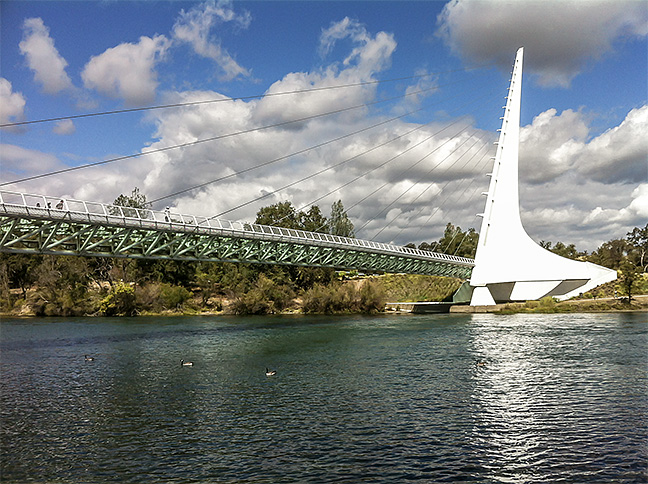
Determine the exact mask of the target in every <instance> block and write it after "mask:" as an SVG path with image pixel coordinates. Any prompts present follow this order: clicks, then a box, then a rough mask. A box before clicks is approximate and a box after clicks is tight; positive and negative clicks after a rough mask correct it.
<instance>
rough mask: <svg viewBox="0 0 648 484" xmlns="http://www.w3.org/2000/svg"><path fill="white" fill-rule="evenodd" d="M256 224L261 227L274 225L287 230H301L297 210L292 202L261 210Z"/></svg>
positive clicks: (276, 204)
mask: <svg viewBox="0 0 648 484" xmlns="http://www.w3.org/2000/svg"><path fill="white" fill-rule="evenodd" d="M255 223H257V224H260V225H272V226H274V227H284V228H287V229H300V228H301V225H300V223H299V216H298V214H297V210H295V207H293V205H292V203H291V202H290V201H285V202H277V203H275V204H273V205H270V206H268V207H263V208H261V209H260V210H259V211H258V212H257V214H256V220H255Z"/></svg>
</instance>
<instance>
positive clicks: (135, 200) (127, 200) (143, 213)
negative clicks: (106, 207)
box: [113, 187, 151, 218]
mask: <svg viewBox="0 0 648 484" xmlns="http://www.w3.org/2000/svg"><path fill="white" fill-rule="evenodd" d="M113 205H117V206H118V207H128V208H132V209H139V210H128V208H123V209H122V212H123V213H124V215H125V216H126V217H134V218H137V217H139V218H150V216H151V214H150V212H148V210H146V209H149V208H151V204H150V203H149V202H147V201H146V195H144V194H143V193H140V190H139V188H137V187H135V188H133V191H132V192H131V194H130V195H124V194H121V195H119V196H118V197H117V198H115V200H114V201H113ZM116 210H117V209H115V213H114V215H117V214H118V213H117V212H116Z"/></svg>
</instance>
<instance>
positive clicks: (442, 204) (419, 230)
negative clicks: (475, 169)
mask: <svg viewBox="0 0 648 484" xmlns="http://www.w3.org/2000/svg"><path fill="white" fill-rule="evenodd" d="M484 160H486V161H489V160H490V157H489V153H488V152H486V153H484V154H483V155H482V157H481V160H480V161H479V162H478V165H481V164H482V162H483V161H484ZM466 181H467V179H464V180H462V181H461V182H460V184H459V187H457V188H460V187H461V186H462V185H464V184H465V183H466ZM474 182H475V180H474V178H473V179H472V180H471V181H470V183H468V186H470V185H472V184H473V183H474ZM449 183H450V181H448V182H447V183H446V185H445V186H444V188H445V187H446V186H447V185H448V184H449ZM466 189H467V188H466ZM477 190H479V187H478V188H477V189H476V190H475V191H477ZM464 192H465V189H464ZM454 193H456V191H455V192H453V193H451V194H449V195H448V196H447V197H445V199H443V200H442V201H441V203H440V204H439V206H438V207H436V208H435V209H434V211H433V212H432V213H431V214H430V215H429V217H428V218H427V219H426V221H425V222H424V223H423V224H422V225H421V226H420V227H419V228H418V230H417V231H416V232H415V233H414V236H413V238H414V239H415V238H416V236H418V234H419V233H420V232H421V230H422V229H423V227H425V226H427V224H428V223H429V222H430V220H431V219H432V217H434V215H436V213H437V212H438V211H439V210H440V209H441V207H443V206H444V205H445V203H446V202H448V200H450V198H451V197H452V195H454ZM437 245H439V244H438V242H437V243H436V244H435V246H434V247H436V246H437ZM434 247H433V248H432V249H431V250H434Z"/></svg>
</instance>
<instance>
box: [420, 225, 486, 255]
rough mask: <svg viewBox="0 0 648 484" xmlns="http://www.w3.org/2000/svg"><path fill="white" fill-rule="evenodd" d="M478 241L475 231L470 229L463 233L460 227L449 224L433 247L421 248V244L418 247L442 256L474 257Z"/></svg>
mask: <svg viewBox="0 0 648 484" xmlns="http://www.w3.org/2000/svg"><path fill="white" fill-rule="evenodd" d="M478 241H479V234H478V233H477V232H476V231H475V229H473V228H470V229H468V231H466V232H464V231H463V230H461V227H459V226H456V227H455V226H454V225H453V224H451V223H448V224H447V225H446V228H445V230H444V231H443V237H441V238H440V239H439V242H438V243H436V244H434V245H429V244H428V245H427V247H429V248H422V246H423V244H421V246H419V248H420V249H421V250H435V251H436V252H441V253H442V254H451V255H457V256H459V257H475V252H476V251H477V243H478Z"/></svg>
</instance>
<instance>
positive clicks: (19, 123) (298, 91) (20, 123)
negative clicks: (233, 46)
mask: <svg viewBox="0 0 648 484" xmlns="http://www.w3.org/2000/svg"><path fill="white" fill-rule="evenodd" d="M493 65H495V64H484V65H480V66H474V67H465V68H459V69H450V70H447V71H438V72H430V73H427V74H420V75H416V76H407V77H397V78H393V79H383V80H374V81H364V82H356V83H351V84H339V85H336V86H324V87H314V88H310V89H296V90H293V91H282V92H275V93H265V94H253V95H250V96H239V97H231V98H230V97H227V98H219V99H208V100H203V101H189V102H184V103H173V104H162V105H156V106H143V107H138V108H126V109H116V110H113V111H99V112H94V113H82V114H73V115H69V116H57V117H53V118H43V119H33V120H29V121H16V122H13V123H3V124H0V128H9V127H12V126H25V125H28V124H37V123H48V122H52V121H64V120H67V119H79V118H89V117H95V116H107V115H111V114H124V113H133V112H139V111H152V110H155V109H168V108H177V107H183V106H197V105H201V104H210V103H220V102H228V101H247V100H250V99H259V98H266V97H275V96H286V95H292V94H304V93H310V92H318V91H328V90H332V89H343V88H348V87H360V86H367V85H372V84H382V83H387V82H396V81H407V80H412V79H420V78H423V77H430V76H434V75H439V74H449V73H453V72H460V71H466V72H467V71H471V70H477V69H485V68H487V67H492V66H493Z"/></svg>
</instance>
